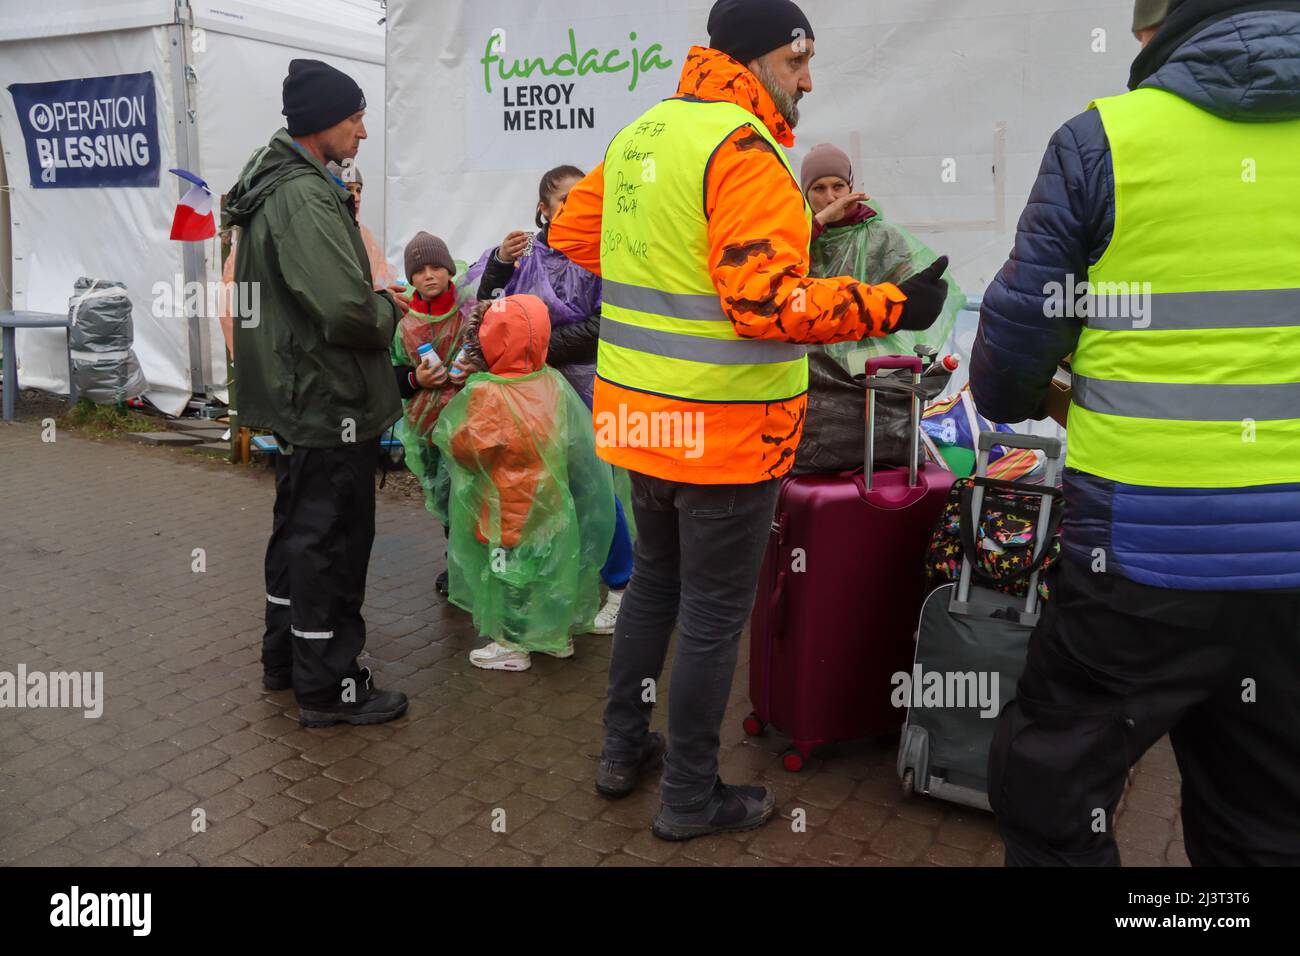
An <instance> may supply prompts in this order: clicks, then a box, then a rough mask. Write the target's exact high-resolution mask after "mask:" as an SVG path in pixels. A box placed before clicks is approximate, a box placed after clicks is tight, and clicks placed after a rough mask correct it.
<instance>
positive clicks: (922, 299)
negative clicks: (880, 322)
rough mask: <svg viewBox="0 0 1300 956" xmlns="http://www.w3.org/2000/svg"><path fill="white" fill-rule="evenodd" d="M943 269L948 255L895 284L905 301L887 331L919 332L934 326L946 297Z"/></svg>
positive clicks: (945, 266)
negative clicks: (899, 313)
mask: <svg viewBox="0 0 1300 956" xmlns="http://www.w3.org/2000/svg"><path fill="white" fill-rule="evenodd" d="M947 268H948V257H947V256H940V257H939V258H938V259H936V260H934V264H933V265H932V266H930V268H928V269H926V270H924V271H923V272H918V273H917V274H916V275H914V276H912V278H910V279H904V280H903V281H902V282H901V283H900V284H899V286H898V288H899V290H900V291H901V292H902V293H903V295H905V296H907V301H906V302H904V303H903V314H902V316H900V317H899V319H898V325H896V326H895V327H894V328H893V329H891V331H894V332H897V331H899V330H900V329H909V330H911V331H913V332H920V331H921V330H923V329H928V328H929V327H930V326H932V325H934V322H935V320H936V319H937V318H939V313H940V312H941V311H942V310H943V303H944V301H945V300H946V299H947V298H948V283H947V282H946V281H945V280H944V279H943V273H944V270H945V269H947Z"/></svg>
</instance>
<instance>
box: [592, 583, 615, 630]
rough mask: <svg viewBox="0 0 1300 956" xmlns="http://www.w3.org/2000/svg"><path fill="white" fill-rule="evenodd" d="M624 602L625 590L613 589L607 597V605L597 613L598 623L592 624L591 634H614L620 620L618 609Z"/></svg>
mask: <svg viewBox="0 0 1300 956" xmlns="http://www.w3.org/2000/svg"><path fill="white" fill-rule="evenodd" d="M622 604H623V592H622V591H614V590H611V591H610V592H609V596H608V597H606V598H605V606H604V607H602V608H601V609H600V612H599V613H598V614H597V615H596V623H594V624H592V625H591V630H590V631H589V632H588V633H590V634H613V633H614V625H615V624H616V623H617V622H618V609H619V607H620V606H621V605H622Z"/></svg>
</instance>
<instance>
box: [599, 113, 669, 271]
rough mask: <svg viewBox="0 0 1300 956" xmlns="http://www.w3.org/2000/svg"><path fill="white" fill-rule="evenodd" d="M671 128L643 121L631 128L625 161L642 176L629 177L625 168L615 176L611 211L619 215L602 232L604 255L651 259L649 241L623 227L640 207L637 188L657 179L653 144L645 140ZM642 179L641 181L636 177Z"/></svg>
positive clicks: (601, 243)
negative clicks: (624, 221)
mask: <svg viewBox="0 0 1300 956" xmlns="http://www.w3.org/2000/svg"><path fill="white" fill-rule="evenodd" d="M667 128H668V124H667V123H662V122H652V121H648V120H647V121H643V122H640V123H637V124H636V126H634V127H633V128H632V132H631V135H630V136H628V137H627V139H626V141H625V142H624V143H623V161H624V163H626V164H628V166H631V167H633V168H635V166H640V168H641V174H640V175H639V176H637V175H635V174H632V176H629V174H628V173H625V172H624V171H623V170H622V169H620V170H618V171H617V173H616V174H615V177H614V183H613V186H614V195H613V199H614V206H613V209H612V210H611V211H612V212H613V213H614V215H615V216H616V217H619V218H618V221H617V222H615V223H614V224H612V228H609V229H605V230H604V231H603V233H602V234H601V241H600V251H601V253H602V254H604V255H608V254H610V253H613V252H617V251H619V250H622V251H624V252H626V253H627V254H628V255H632V256H636V257H637V258H638V259H642V260H645V259H648V258H649V255H650V244H649V243H648V242H646V241H645V240H644V239H638V238H636V237H635V236H630V235H628V234H627V233H626V232H624V231H623V229H622V228H621V227H622V226H623V225H624V223H623V220H624V219H627V218H635V217H636V215H637V210H638V209H639V208H640V205H641V203H640V199H639V197H638V195H637V193H638V191H640V190H642V189H644V188H645V187H646V185H648V184H652V183H653V182H654V181H655V176H654V165H655V160H654V150H653V149H651V148H649V147H650V144H648V143H646V142H645V141H644V140H647V139H649V140H653V139H656V138H657V137H658V136H659V135H660V134H661V133H663V132H664V130H666V129H667ZM637 179H639V180H640V182H637V181H636V180H637Z"/></svg>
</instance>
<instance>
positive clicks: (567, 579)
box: [432, 367, 614, 651]
mask: <svg viewBox="0 0 1300 956" xmlns="http://www.w3.org/2000/svg"><path fill="white" fill-rule="evenodd" d="M432 440H433V444H434V445H435V446H436V447H437V448H438V450H439V451H440V452H441V454H442V458H443V461H444V462H445V463H446V465H447V470H448V472H449V474H450V478H451V491H450V507H449V513H450V518H451V537H450V541H449V542H448V549H447V565H448V572H449V574H448V577H449V584H450V591H451V593H450V599H451V601H452V603H453V604H456V605H458V606H459V607H462V608H464V609H465V610H467V611H469V612H470V613H471V614H472V615H473V617H474V624H475V626H476V627H477V628H478V630H479V633H480V634H482V635H483V636H484V637H488V638H491V639H492V640H494V641H496V642H497V643H499V644H503V645H505V646H507V647H510V648H514V649H517V650H526V651H559V650H563V649H564V648H565V647H567V646H568V643H569V637H570V635H571V634H581V633H585V632H586V631H587V630H589V629H590V627H591V625H592V622H593V620H594V619H595V616H596V612H597V610H598V609H599V605H600V568H601V566H602V565H603V564H604V563H605V558H606V555H607V554H608V552H609V546H610V541H611V539H612V537H613V533H614V510H613V508H612V507H610V502H611V501H612V500H613V497H614V487H613V480H612V477H611V469H610V467H609V465H608V464H606V463H605V462H602V461H600V460H599V459H598V458H597V457H596V448H595V433H594V431H593V429H592V424H591V412H590V411H589V410H588V409H587V407H586V405H584V404H583V402H582V400H581V399H580V398H579V397H578V395H577V393H576V392H574V390H573V389H572V388H571V387H570V386H569V384H568V383H567V382H566V381H565V380H564V378H563V377H562V376H561V375H560V373H559V372H557V371H556V370H555V369H553V368H550V367H543V368H541V369H539V370H537V371H534V372H531V373H529V374H526V375H522V376H519V377H504V376H499V375H493V374H491V373H489V372H478V373H475V374H474V375H471V376H470V377H469V380H468V382H467V383H466V385H465V388H464V389H463V390H462V391H461V393H460V394H459V395H457V396H456V397H455V398H453V399H452V401H451V402H450V403H449V404H448V405H447V406H446V408H444V409H443V410H442V415H441V416H440V418H439V420H438V423H437V425H436V426H435V427H434V430H433V438H432Z"/></svg>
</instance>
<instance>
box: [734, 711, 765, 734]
mask: <svg viewBox="0 0 1300 956" xmlns="http://www.w3.org/2000/svg"><path fill="white" fill-rule="evenodd" d="M740 726H742V727H744V728H745V733H747V734H749V736H751V737H757V736H758V735H759V734H761V733H762V732H763V731H764V730H765V729H766V728H767V724H765V723H763V721H761V720H759V718H758V714H750V715H749V716H748V717H746V718H745V719H744V720H743V721H741V724H740Z"/></svg>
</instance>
